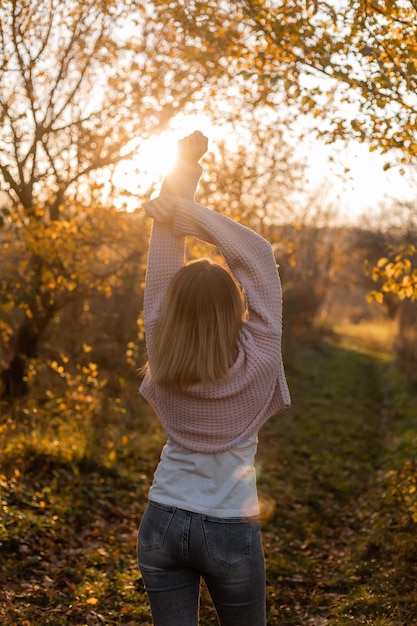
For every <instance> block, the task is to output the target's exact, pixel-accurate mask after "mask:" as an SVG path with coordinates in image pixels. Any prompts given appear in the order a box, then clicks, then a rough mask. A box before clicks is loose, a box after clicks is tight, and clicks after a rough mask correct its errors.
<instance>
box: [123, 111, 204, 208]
mask: <svg viewBox="0 0 417 626" xmlns="http://www.w3.org/2000/svg"><path fill="white" fill-rule="evenodd" d="M195 130H201V132H202V133H204V134H205V135H207V136H208V137H209V139H212V138H213V135H214V133H213V128H212V125H211V120H210V119H209V117H208V116H207V115H204V114H195V115H181V116H177V118H175V120H173V123H172V128H171V129H170V130H166V131H163V132H162V133H160V134H158V135H153V136H152V137H150V138H149V139H147V140H145V141H141V140H140V139H139V140H138V139H133V140H132V141H130V142H129V143H128V144H127V145H126V146H125V147H124V148H123V149H122V150H121V152H120V156H121V157H122V159H121V161H120V162H119V163H118V165H117V166H116V169H115V172H114V175H113V179H112V180H113V184H114V185H115V187H117V188H118V189H119V190H120V193H121V196H120V205H122V204H123V205H125V206H126V205H127V210H133V207H134V198H130V200H131V202H130V200H129V199H128V200H127V199H126V195H127V196H135V195H139V194H143V193H146V192H148V190H150V189H152V187H153V186H154V185H155V184H158V183H160V182H161V181H162V178H163V176H164V175H165V174H166V173H167V172H168V171H169V170H170V169H171V168H172V167H173V165H174V164H175V159H176V156H177V144H178V141H179V139H181V138H182V137H185V136H186V135H189V134H191V133H192V132H194V131H195ZM126 155H130V156H128V157H127V156H126ZM123 194H124V197H123ZM130 205H132V208H130Z"/></svg>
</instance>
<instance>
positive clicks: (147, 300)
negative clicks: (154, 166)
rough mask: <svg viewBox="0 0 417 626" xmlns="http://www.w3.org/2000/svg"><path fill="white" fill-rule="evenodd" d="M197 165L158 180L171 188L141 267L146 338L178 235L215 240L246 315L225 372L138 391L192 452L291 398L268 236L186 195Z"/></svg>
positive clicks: (232, 436)
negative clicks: (171, 211)
mask: <svg viewBox="0 0 417 626" xmlns="http://www.w3.org/2000/svg"><path fill="white" fill-rule="evenodd" d="M200 175H201V168H200V167H199V168H193V167H191V166H189V165H187V164H185V163H183V162H179V164H178V165H177V167H176V168H175V169H174V170H173V172H172V173H171V174H170V175H168V176H167V177H166V178H165V180H164V184H163V191H167V192H169V193H172V194H174V195H176V196H180V198H178V200H177V208H176V211H175V215H174V219H173V222H172V224H171V223H170V224H166V223H160V222H156V221H155V222H154V224H153V228H152V234H151V241H150V246H149V254H148V265H147V271H146V283H145V295H144V314H145V335H146V342H147V344H148V345H149V344H150V341H151V338H152V330H153V328H154V325H155V322H156V320H157V319H158V315H159V311H160V307H161V303H162V300H163V298H164V295H165V292H166V290H167V287H168V284H169V282H170V280H171V278H172V276H173V275H174V274H175V273H176V272H177V270H179V269H180V267H182V265H183V264H184V254H185V237H186V236H193V237H197V238H198V239H201V240H203V241H206V242H208V243H211V244H215V245H216V246H217V247H218V248H219V249H220V251H221V252H222V254H223V256H224V258H225V260H226V263H227V265H228V266H229V268H230V269H231V271H232V272H233V274H234V276H235V277H236V279H237V280H238V281H239V283H240V284H241V285H242V287H243V288H244V291H245V296H246V300H247V304H248V311H249V316H248V319H247V321H246V322H244V323H243V325H242V328H241V330H240V333H239V336H238V341H237V350H238V356H237V359H236V361H235V363H234V364H233V366H232V367H231V370H230V375H229V376H228V377H227V379H225V380H222V381H217V382H215V383H209V384H207V383H206V384H200V383H198V384H194V385H191V386H189V387H187V388H186V389H172V388H167V387H163V386H159V385H154V384H153V383H152V381H151V379H150V376H149V375H146V376H145V378H144V380H143V382H142V384H141V387H140V392H141V394H142V395H143V397H144V398H145V399H146V400H147V401H148V402H149V403H150V404H151V405H152V407H153V408H154V410H155V411H156V413H157V415H158V417H159V419H160V421H161V424H162V426H163V428H164V429H165V431H166V433H167V434H168V436H169V437H170V438H172V439H173V440H174V441H176V442H177V443H179V444H181V445H183V446H184V447H186V448H189V449H191V450H194V451H196V452H205V453H213V452H221V451H223V450H228V449H231V448H233V447H234V446H236V445H238V444H240V443H242V442H243V441H245V440H246V439H248V438H249V437H250V436H252V435H253V434H255V433H256V432H257V431H258V430H259V429H260V427H261V426H262V425H263V424H264V423H265V422H266V421H267V420H268V418H269V417H271V416H272V415H273V414H275V413H278V412H280V411H283V410H284V409H285V408H287V407H288V406H289V404H290V394H289V391H288V386H287V381H286V378H285V373H284V367H283V362H282V355H281V336H282V296H281V284H280V280H279V276H278V273H277V267H276V262H275V259H274V255H273V252H272V248H271V246H270V244H269V243H268V242H267V241H266V240H265V239H263V238H262V237H260V236H259V235H257V234H256V233H255V232H254V231H252V230H250V229H248V228H246V227H245V226H242V225H241V224H239V223H237V222H235V221H234V220H231V219H230V218H228V217H226V216H224V215H221V214H219V213H216V212H214V211H211V210H209V209H207V208H205V207H203V206H201V205H198V204H196V203H195V202H193V200H192V199H193V197H194V193H195V188H196V185H197V182H198V179H199V177H200Z"/></svg>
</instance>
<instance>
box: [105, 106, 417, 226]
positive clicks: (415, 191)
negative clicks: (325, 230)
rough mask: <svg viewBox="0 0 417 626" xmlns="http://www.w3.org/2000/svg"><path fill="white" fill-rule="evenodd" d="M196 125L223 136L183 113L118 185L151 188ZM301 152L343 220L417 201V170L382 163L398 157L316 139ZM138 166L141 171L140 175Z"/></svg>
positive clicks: (313, 183) (128, 166) (201, 118)
mask: <svg viewBox="0 0 417 626" xmlns="http://www.w3.org/2000/svg"><path fill="white" fill-rule="evenodd" d="M196 129H199V130H201V131H202V132H203V133H205V134H206V135H207V136H208V137H209V140H210V141H215V140H216V139H219V138H221V137H222V136H223V134H224V129H223V128H220V127H216V126H212V124H211V121H210V119H209V118H208V117H207V116H205V115H191V116H186V117H180V118H179V119H178V121H177V125H176V126H175V124H174V126H173V128H172V130H171V131H166V132H165V133H162V134H161V135H160V136H159V137H155V138H154V139H153V140H151V141H149V142H147V144H146V145H145V146H144V148H143V150H142V151H141V150H140V149H139V148H138V150H137V152H136V156H135V159H134V161H133V162H132V161H124V162H122V163H121V164H120V166H119V167H118V169H117V174H116V177H115V182H116V184H117V185H118V186H120V187H121V188H124V189H128V190H129V191H131V192H133V193H134V192H135V189H137V185H138V181H139V180H141V181H142V183H143V185H144V186H149V185H150V184H151V183H152V181H154V180H155V178H157V177H158V176H161V175H163V174H164V173H165V172H166V171H168V169H169V168H170V166H171V165H172V164H173V162H174V160H175V155H176V145H177V141H178V139H179V138H180V137H182V136H184V135H187V134H189V133H191V132H193V131H194V130H196ZM209 145H210V143H209ZM298 153H299V156H300V158H304V157H307V171H306V178H307V180H308V181H309V182H308V184H309V186H310V187H311V189H317V188H323V187H325V189H326V195H325V200H327V201H328V202H329V204H330V203H334V204H335V205H336V206H337V207H338V212H339V214H340V218H339V219H340V221H341V222H343V223H350V224H355V223H358V222H360V219H361V217H362V216H363V215H364V214H366V215H367V216H369V215H372V214H373V213H374V214H375V215H376V214H377V213H378V210H379V208H380V206H381V205H382V204H383V203H384V201H387V202H389V201H390V199H397V200H403V199H411V200H416V199H417V186H416V183H417V172H416V173H415V175H414V181H413V179H412V175H411V173H410V172H408V173H407V172H405V173H404V175H401V173H400V167H392V168H390V169H388V170H384V164H385V163H386V162H387V161H390V162H391V161H394V160H395V156H396V155H381V154H379V153H377V152H370V151H369V149H368V147H367V146H366V145H365V144H360V143H357V142H351V143H350V144H349V145H348V146H347V147H346V146H344V147H342V146H341V145H336V144H325V143H324V142H323V141H318V140H314V139H311V140H310V141H308V140H305V142H302V143H300V144H299V145H298ZM397 157H398V155H397ZM398 158H399V157H398ZM138 169H139V170H140V171H141V172H142V175H141V177H139V178H138V173H137V172H138Z"/></svg>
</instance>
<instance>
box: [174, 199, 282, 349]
mask: <svg viewBox="0 0 417 626" xmlns="http://www.w3.org/2000/svg"><path fill="white" fill-rule="evenodd" d="M173 231H174V233H175V234H176V235H177V236H187V235H191V236H194V237H197V238H198V239H201V240H203V241H206V242H207V243H211V244H214V245H216V246H217V247H218V248H219V249H220V251H221V252H222V254H223V256H224V258H225V260H226V263H227V265H228V266H229V268H230V270H231V271H232V273H233V274H234V276H235V277H236V279H237V280H238V281H239V283H240V284H241V285H242V287H243V288H244V291H245V297H246V301H247V304H248V309H249V320H248V322H247V325H248V326H250V327H251V328H252V330H253V331H254V332H256V333H258V334H259V333H260V334H262V335H263V336H265V334H267V335H269V336H270V337H271V338H272V336H275V337H277V336H279V337H280V336H281V332H282V296H281V284H280V279H279V276H278V272H277V266H276V262H275V258H274V255H273V251H272V247H271V245H270V244H269V243H268V242H267V241H266V240H265V239H263V238H262V237H261V236H259V235H258V234H257V233H255V232H254V231H252V230H250V229H249V228H246V227H245V226H243V225H242V224H239V223H238V222H235V221H234V220H232V219H230V218H228V217H227V216H225V215H221V214H219V213H216V212H214V211H211V210H209V209H207V208H205V207H203V206H201V205H199V204H196V203H194V202H191V201H188V200H184V199H178V200H177V209H176V213H175V218H174V223H173Z"/></svg>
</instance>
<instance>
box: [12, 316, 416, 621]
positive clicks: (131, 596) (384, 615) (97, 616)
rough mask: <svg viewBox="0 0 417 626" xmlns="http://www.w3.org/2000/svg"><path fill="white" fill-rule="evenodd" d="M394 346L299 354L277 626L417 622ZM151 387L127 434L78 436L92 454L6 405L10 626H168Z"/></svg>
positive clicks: (285, 449)
mask: <svg viewBox="0 0 417 626" xmlns="http://www.w3.org/2000/svg"><path fill="white" fill-rule="evenodd" d="M391 346H392V341H391V338H390V335H389V328H382V327H377V326H372V325H368V326H362V325H357V326H346V327H338V328H335V329H333V330H332V331H331V332H330V331H327V332H324V331H323V330H321V331H320V332H319V331H316V332H315V333H314V334H313V335H312V336H310V337H309V338H308V340H307V339H306V338H300V339H298V340H295V339H291V341H289V342H288V345H286V346H285V354H286V357H285V363H286V370H287V374H288V379H289V384H290V388H291V393H292V398H293V404H292V407H291V409H290V410H288V411H287V412H285V413H283V414H281V415H278V416H276V417H274V418H272V419H271V420H270V421H269V422H268V423H267V424H266V425H265V427H264V428H263V429H262V431H261V434H260V444H259V453H258V457H257V475H258V487H259V492H260V498H261V503H262V531H263V539H264V548H265V555H266V561H267V607H268V626H274V625H277V626H336V625H338V626H341V625H352V624H353V625H355V626H358V625H362V624H370V625H372V626H416V625H417V541H416V537H417V468H416V457H417V388H416V380H415V378H414V380H413V377H412V376H411V375H410V373H409V374H408V375H407V373H406V371H405V370H404V369H403V368H402V367H401V366H400V365H399V364H398V363H396V362H395V360H394V359H393V356H392V353H391ZM129 384H130V383H129ZM136 388H137V381H132V382H131V391H129V390H128V394H129V396H128V397H129V400H128V401H126V405H127V412H126V413H125V414H124V416H123V417H122V418H120V420H119V421H117V420H115V419H114V418H112V419H110V418H109V419H106V415H105V414H103V416H102V418H100V420H97V421H96V422H95V423H93V424H89V425H88V428H87V426H85V425H84V426H85V428H84V430H83V429H82V427H81V425H80V424H78V425H77V428H78V429H79V432H80V437H81V435H82V436H83V437H84V438H85V437H86V433H87V435H88V437H89V441H88V446H87V448H86V449H85V450H84V452H83V454H79V453H78V452H77V443H76V435H74V430H72V432H71V438H68V441H66V435H65V433H66V432H68V431H67V430H65V428H64V426H65V424H64V422H63V423H62V424H61V425H60V429H58V430H59V432H60V433H61V436H60V437H58V438H56V439H55V440H52V439H53V438H52V430H51V429H52V427H50V430H48V428H45V425H44V424H40V423H39V422H36V420H35V419H34V418H33V412H32V414H31V416H30V419H29V418H28V419H26V420H25V419H22V418H21V416H22V415H24V414H25V411H24V408H23V407H21V408H20V414H19V415H20V418H21V419H20V422H19V423H18V419H17V417H18V416H17V413H16V408H15V409H14V415H11V414H10V413H8V412H7V411H6V409H5V408H4V407H3V408H2V417H1V419H0V445H1V447H2V451H3V454H2V457H1V458H0V488H1V518H0V623H1V624H2V625H16V626H38V625H44V624H45V625H55V626H61V625H66V624H68V625H79V626H83V625H87V626H95V625H98V624H108V625H114V626H116V625H122V624H123V625H132V626H133V625H134V624H135V625H137V624H143V625H144V626H150V625H151V624H152V622H151V618H150V612H149V608H148V603H147V599H146V596H145V593H144V590H143V586H142V581H141V578H140V575H139V572H138V569H137V565H136V534H137V527H138V524H139V521H140V517H141V514H142V512H143V510H144V507H145V504H146V496H147V491H148V488H149V485H150V482H151V479H152V474H153V471H154V468H155V466H156V464H157V461H158V458H159V453H160V449H161V446H162V444H163V441H164V435H163V433H162V431H161V428H160V426H159V425H158V422H157V420H156V418H155V417H154V416H153V415H152V414H151V412H150V410H149V408H147V406H146V405H145V404H144V403H143V402H142V401H141V399H140V398H139V397H138V396H137V392H136ZM62 420H64V418H62ZM66 426H67V427H68V425H66ZM37 431H42V435H41V434H39V433H38V432H37ZM53 432H54V433H55V435H54V436H56V432H57V430H56V425H55V426H54V429H53ZM48 437H49V439H48ZM215 624H217V621H216V617H215V613H214V610H213V607H212V605H211V602H210V599H209V598H208V595H207V592H206V590H205V589H204V588H203V592H202V601H201V626H214V625H215ZM242 626H244V625H242Z"/></svg>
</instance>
